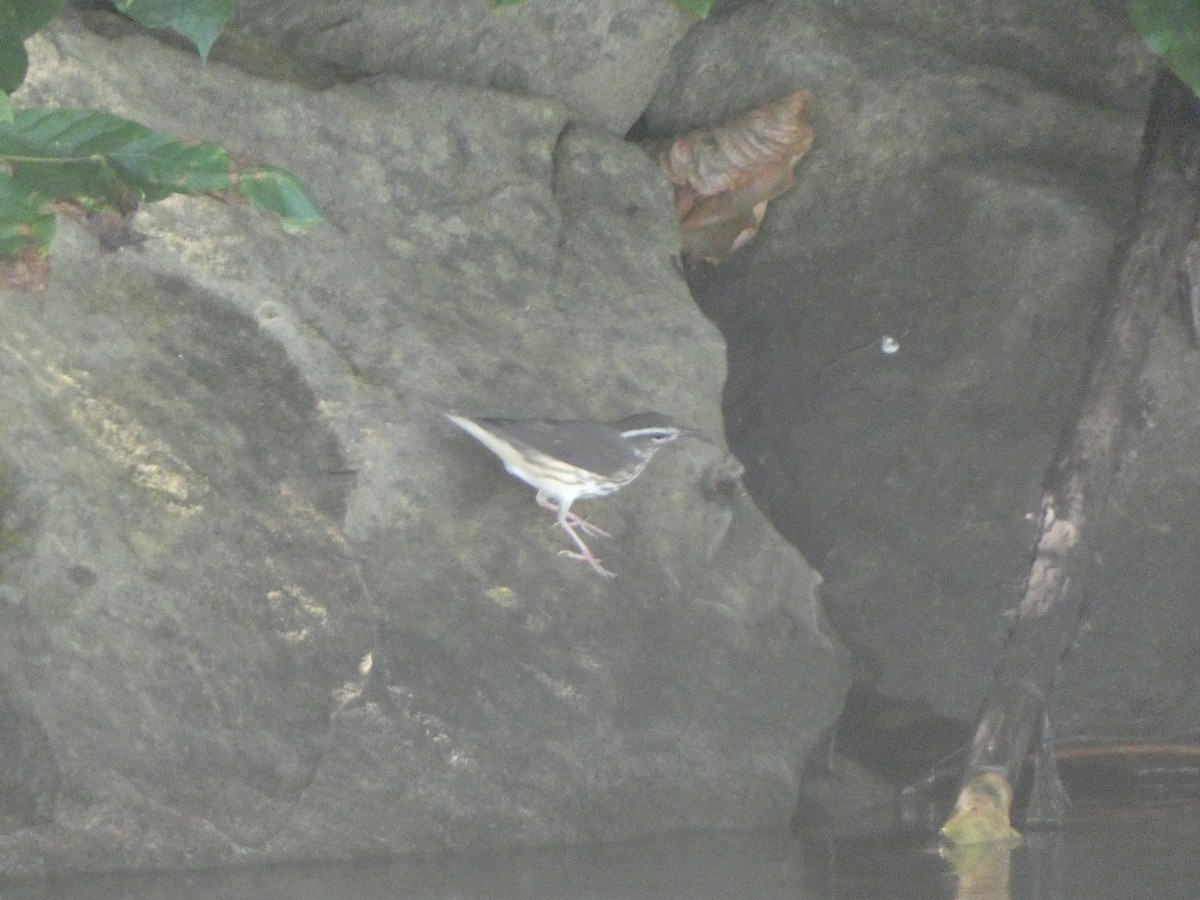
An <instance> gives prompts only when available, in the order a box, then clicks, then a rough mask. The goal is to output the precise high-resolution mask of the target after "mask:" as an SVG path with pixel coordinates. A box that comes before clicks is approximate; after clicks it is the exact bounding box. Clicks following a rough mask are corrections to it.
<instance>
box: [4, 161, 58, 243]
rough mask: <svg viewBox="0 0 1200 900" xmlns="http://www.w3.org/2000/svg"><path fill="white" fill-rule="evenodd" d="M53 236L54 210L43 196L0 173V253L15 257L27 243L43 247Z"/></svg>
mask: <svg viewBox="0 0 1200 900" xmlns="http://www.w3.org/2000/svg"><path fill="white" fill-rule="evenodd" d="M52 237H54V213H53V212H52V211H51V210H50V203H49V201H48V200H46V198H45V197H39V196H37V195H36V194H30V193H29V191H27V190H26V189H25V188H24V186H23V185H20V184H18V183H17V182H16V181H15V180H13V178H11V177H10V176H8V175H5V174H4V173H3V172H0V254H2V255H4V256H16V255H17V254H18V253H20V252H21V251H22V250H23V249H25V248H26V247H30V246H37V247H41V248H45V247H47V246H49V244H50V239H51V238H52Z"/></svg>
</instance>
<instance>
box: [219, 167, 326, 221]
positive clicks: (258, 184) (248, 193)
mask: <svg viewBox="0 0 1200 900" xmlns="http://www.w3.org/2000/svg"><path fill="white" fill-rule="evenodd" d="M238 187H239V190H240V192H241V194H242V196H243V197H245V198H246V199H247V200H249V201H250V202H251V203H253V204H254V205H255V206H257V207H260V208H261V209H265V210H267V211H269V212H273V213H275V214H276V215H277V216H279V218H280V220H281V223H280V224H282V226H283V229H284V231H288V232H291V233H293V234H296V233H299V232H304V231H309V230H310V229H312V228H313V227H315V226H316V225H317V223H319V222H320V221H321V211H320V210H319V209H318V208H317V205H316V204H315V203H313V201H312V200H311V199H310V198H309V196H308V195H307V194H306V193H304V189H303V188H301V187H300V182H298V181H297V180H296V177H295V176H294V175H292V174H291V173H290V172H286V171H284V170H283V169H277V168H275V167H273V166H253V167H251V168H249V169H246V170H245V171H244V172H242V174H241V177H240V181H239V185H238Z"/></svg>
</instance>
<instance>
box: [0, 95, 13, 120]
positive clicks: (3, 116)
mask: <svg viewBox="0 0 1200 900" xmlns="http://www.w3.org/2000/svg"><path fill="white" fill-rule="evenodd" d="M12 119H13V111H12V102H11V101H10V100H9V99H8V94H5V93H3V92H0V122H11V121H12Z"/></svg>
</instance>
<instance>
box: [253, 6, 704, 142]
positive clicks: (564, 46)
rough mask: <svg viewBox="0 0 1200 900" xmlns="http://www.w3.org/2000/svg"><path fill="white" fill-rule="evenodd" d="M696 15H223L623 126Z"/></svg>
mask: <svg viewBox="0 0 1200 900" xmlns="http://www.w3.org/2000/svg"><path fill="white" fill-rule="evenodd" d="M696 21H698V20H697V18H696V16H695V15H694V14H692V13H689V12H687V11H686V10H684V9H682V8H681V7H679V6H677V5H676V4H674V3H671V2H669V0H524V2H522V3H519V4H516V5H509V6H505V7H500V8H493V7H491V6H490V5H489V4H488V3H487V0H437V2H435V3H430V2H428V0H336V2H329V0H323V2H320V3H313V2H312V0H239V3H238V4H237V8H236V15H235V17H234V20H233V23H234V26H235V27H236V28H240V29H244V30H245V31H247V32H249V33H251V34H253V35H255V36H256V37H258V38H260V39H261V40H262V41H264V42H265V43H267V44H269V45H271V46H278V47H282V48H284V49H286V50H288V51H289V52H291V53H294V54H296V55H298V56H301V57H307V58H309V59H312V60H319V61H322V62H325V63H331V64H335V65H336V66H338V67H339V68H340V69H342V70H343V71H344V72H346V73H352V74H356V75H365V74H369V75H380V74H393V75H404V76H405V77H407V78H411V79H421V78H430V79H437V80H441V81H452V82H455V83H458V84H474V85H478V86H480V87H487V88H492V89H494V90H498V91H506V92H508V93H514V94H519V95H523V96H537V97H549V98H553V99H555V100H557V101H558V102H559V103H561V104H562V105H564V106H566V107H567V109H568V110H569V111H570V114H571V116H572V117H574V118H577V119H579V120H581V121H585V122H590V123H592V124H595V125H599V126H601V127H603V128H608V129H610V130H612V131H614V132H616V133H618V134H623V133H624V132H625V131H626V130H628V128H629V126H631V125H632V124H633V123H634V122H635V121H636V120H637V118H638V116H639V115H641V113H642V110H643V109H645V107H646V104H647V103H649V102H650V98H651V96H652V95H653V94H654V88H655V86H656V85H657V84H658V79H659V77H660V76H661V74H662V72H663V70H664V69H665V68H666V66H667V62H668V60H669V58H670V54H671V48H672V47H674V46H675V44H676V42H677V41H678V40H679V39H680V38H681V37H683V35H684V34H685V33H686V32H687V30H688V28H689V27H691V26H692V24H693V23H695V22H696Z"/></svg>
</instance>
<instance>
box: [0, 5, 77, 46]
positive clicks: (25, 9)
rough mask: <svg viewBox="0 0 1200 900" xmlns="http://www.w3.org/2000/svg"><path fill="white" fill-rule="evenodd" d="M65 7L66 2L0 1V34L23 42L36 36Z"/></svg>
mask: <svg viewBox="0 0 1200 900" xmlns="http://www.w3.org/2000/svg"><path fill="white" fill-rule="evenodd" d="M66 5H67V0H0V34H3V35H5V36H6V37H7V36H9V35H16V37H17V38H18V39H19V40H24V39H25V38H27V37H30V36H32V35H33V34H36V33H37V30H38V29H39V28H41V27H42V26H43V25H45V24H46V23H47V22H49V21H50V20H51V19H53V18H54V17H56V16H57V15H58V14H59V13H60V12H62V9H63V7H64V6H66Z"/></svg>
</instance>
